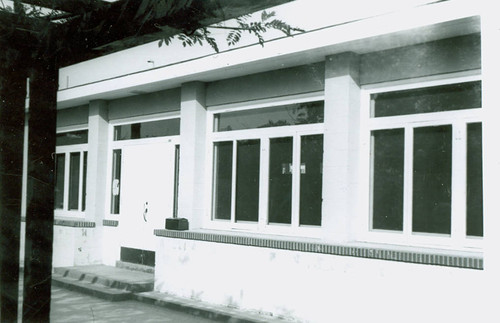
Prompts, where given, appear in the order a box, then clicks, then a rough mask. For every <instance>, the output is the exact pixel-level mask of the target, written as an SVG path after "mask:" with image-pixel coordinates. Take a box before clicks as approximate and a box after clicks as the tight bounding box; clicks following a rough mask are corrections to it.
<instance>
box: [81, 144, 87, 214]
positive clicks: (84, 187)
mask: <svg viewBox="0 0 500 323" xmlns="http://www.w3.org/2000/svg"><path fill="white" fill-rule="evenodd" d="M87 155H88V154H87V152H86V151H85V152H84V153H83V182H82V211H85V208H86V206H87Z"/></svg>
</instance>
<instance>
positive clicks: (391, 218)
mask: <svg viewBox="0 0 500 323" xmlns="http://www.w3.org/2000/svg"><path fill="white" fill-rule="evenodd" d="M372 139H373V147H372V151H373V155H372V158H373V173H372V178H373V183H372V199H373V200H372V203H373V204H372V210H373V218H372V221H373V222H372V227H373V229H383V230H397V231H402V230H403V186H404V129H390V130H377V131H373V132H372Z"/></svg>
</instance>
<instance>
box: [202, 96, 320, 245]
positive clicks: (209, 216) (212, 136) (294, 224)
mask: <svg viewBox="0 0 500 323" xmlns="http://www.w3.org/2000/svg"><path fill="white" fill-rule="evenodd" d="M313 101H323V102H324V93H323V92H322V91H321V92H314V93H308V94H301V95H293V96H287V97H283V98H273V99H264V100H255V101H247V102H239V103H232V104H226V105H220V106H211V107H208V108H207V120H206V122H207V123H206V125H207V136H206V137H207V141H206V142H207V145H206V161H207V168H206V169H207V172H206V196H207V199H206V205H205V206H206V208H205V209H206V215H205V217H204V218H205V220H204V224H203V225H204V227H205V228H207V229H216V230H234V231H253V232H258V233H269V234H280V235H297V236H304V237H318V235H319V234H320V232H321V231H322V230H323V227H324V226H322V225H320V226H313V225H302V226H300V225H299V203H300V201H299V198H300V176H297V175H294V176H293V178H292V214H291V224H278V223H267V222H268V202H269V199H268V194H269V186H268V181H269V157H270V153H269V149H270V139H273V138H282V137H293V153H292V164H293V173H294V174H299V175H300V153H301V150H300V145H301V137H302V136H306V135H318V134H321V135H324V133H325V126H324V125H325V123H324V122H323V123H315V124H303V125H288V126H279V127H268V128H254V129H242V130H232V131H220V132H217V131H216V130H215V129H214V125H215V115H216V114H221V113H225V112H235V111H243V110H251V109H265V108H271V107H275V106H281V105H287V104H294V103H305V102H313ZM325 109H326V105H325ZM252 139H258V140H260V165H259V206H258V209H259V214H258V221H257V222H255V223H253V222H236V220H235V188H236V186H235V185H236V158H237V156H236V151H237V142H238V140H252ZM226 141H232V143H233V145H232V146H233V154H232V163H233V167H232V176H231V181H232V184H231V185H232V188H231V219H230V220H224V219H214V218H213V217H214V212H213V209H214V205H213V195H214V166H215V164H214V144H215V143H216V142H226ZM323 151H324V148H323Z"/></svg>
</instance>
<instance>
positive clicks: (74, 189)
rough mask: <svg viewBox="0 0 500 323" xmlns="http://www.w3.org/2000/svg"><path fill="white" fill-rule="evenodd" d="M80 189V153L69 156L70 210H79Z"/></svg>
mask: <svg viewBox="0 0 500 323" xmlns="http://www.w3.org/2000/svg"><path fill="white" fill-rule="evenodd" d="M79 189H80V153H79V152H78V153H71V154H70V156H69V199H68V209H69V210H78V200H79V199H78V191H79Z"/></svg>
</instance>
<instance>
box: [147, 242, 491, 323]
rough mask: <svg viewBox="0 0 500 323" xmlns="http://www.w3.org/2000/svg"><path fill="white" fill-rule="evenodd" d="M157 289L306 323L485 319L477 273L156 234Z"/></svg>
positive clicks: (483, 296) (483, 286) (487, 318)
mask: <svg viewBox="0 0 500 323" xmlns="http://www.w3.org/2000/svg"><path fill="white" fill-rule="evenodd" d="M157 239H158V249H157V250H160V252H157V255H156V271H155V290H156V291H159V292H163V293H169V294H173V295H176V296H180V297H184V298H189V299H195V300H200V301H203V302H207V303H213V304H222V305H225V306H229V307H235V308H239V309H242V310H248V311H251V312H261V313H264V314H267V315H269V314H272V315H273V316H283V317H285V318H289V319H295V320H299V321H301V322H302V321H304V322H328V323H330V322H365V321H369V322H467V321H469V322H488V321H491V320H493V319H494V316H488V315H490V314H491V312H489V311H488V309H484V308H483V304H484V302H485V301H486V299H487V298H488V297H493V296H491V295H489V294H488V293H486V292H485V291H486V290H487V286H488V285H487V282H486V280H485V279H484V272H483V271H481V270H472V269H458V268H450V267H441V266H432V265H420V264H409V263H403V262H393V261H385V260H374V259H364V258H355V257H345V256H334V255H325V254H315V253H307V252H297V251H286V250H276V249H268V248H258V247H246V246H238V245H231V244H222V243H211V242H203V241H195V240H181V239H171V238H162V237H158V238H157Z"/></svg>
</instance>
